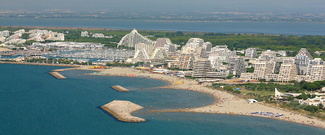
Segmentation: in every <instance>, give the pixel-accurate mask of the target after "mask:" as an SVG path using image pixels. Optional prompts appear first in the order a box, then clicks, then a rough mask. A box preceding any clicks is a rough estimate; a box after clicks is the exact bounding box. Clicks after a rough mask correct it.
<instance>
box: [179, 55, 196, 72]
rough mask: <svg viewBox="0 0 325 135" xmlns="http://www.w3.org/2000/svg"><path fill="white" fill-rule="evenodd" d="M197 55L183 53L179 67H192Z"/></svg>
mask: <svg viewBox="0 0 325 135" xmlns="http://www.w3.org/2000/svg"><path fill="white" fill-rule="evenodd" d="M194 60H195V57H194V55H193V54H181V55H180V57H179V64H178V68H179V69H192V68H193V63H194Z"/></svg>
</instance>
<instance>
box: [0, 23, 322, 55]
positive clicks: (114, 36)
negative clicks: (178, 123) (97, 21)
mask: <svg viewBox="0 0 325 135" xmlns="http://www.w3.org/2000/svg"><path fill="white" fill-rule="evenodd" d="M21 28H23V27H0V31H1V30H9V31H15V30H19V29H21ZM30 29H31V28H29V29H26V28H25V30H26V31H28V30H30ZM49 30H50V29H49ZM51 30H52V31H54V32H60V33H65V41H71V42H95V43H102V44H105V46H106V47H109V48H116V47H117V43H118V42H119V41H120V40H121V38H122V37H123V36H124V35H126V34H128V33H129V32H130V31H131V30H111V29H105V28H103V29H100V30H98V29H95V30H91V29H90V30H89V29H87V28H84V29H83V28H76V29H67V28H58V29H51ZM82 31H88V32H89V33H90V34H91V33H102V34H104V35H105V36H111V37H110V38H94V37H91V36H90V37H81V35H80V33H81V32H82ZM139 32H140V33H141V34H142V35H145V36H147V37H148V38H149V39H152V40H156V39H158V38H169V39H170V40H171V41H172V43H174V44H178V45H181V46H183V45H185V44H186V42H187V41H188V40H189V39H190V38H202V39H204V41H206V42H211V43H212V45H213V46H216V45H227V46H228V48H229V49H231V50H242V49H246V48H259V50H260V51H262V50H267V49H271V50H275V51H278V50H283V51H286V52H287V55H288V56H290V57H291V56H295V55H296V54H297V52H298V51H299V50H300V49H301V48H308V50H309V52H310V53H311V55H312V56H313V57H319V58H322V59H325V53H321V54H315V51H324V50H325V36H317V35H314V36H311V35H306V36H295V35H289V36H287V35H270V34H261V33H258V34H243V33H232V34H225V33H211V32H208V33H207V32H181V31H139ZM23 36H24V37H27V35H23ZM32 42H35V41H29V42H28V44H32Z"/></svg>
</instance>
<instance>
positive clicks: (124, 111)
mask: <svg viewBox="0 0 325 135" xmlns="http://www.w3.org/2000/svg"><path fill="white" fill-rule="evenodd" d="M101 108H102V109H104V110H105V111H107V112H109V113H110V114H111V115H113V116H114V117H115V118H117V119H118V120H119V121H124V122H145V121H146V119H143V118H139V117H135V116H132V115H131V113H132V112H135V111H138V110H141V109H142V108H143V107H142V106H140V105H137V104H134V103H132V102H130V101H123V100H114V101H112V102H110V103H108V104H105V105H103V106H101Z"/></svg>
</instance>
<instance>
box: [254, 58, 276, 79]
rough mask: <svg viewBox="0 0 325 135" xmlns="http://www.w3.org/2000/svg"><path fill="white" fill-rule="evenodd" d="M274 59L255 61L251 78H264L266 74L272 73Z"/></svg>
mask: <svg viewBox="0 0 325 135" xmlns="http://www.w3.org/2000/svg"><path fill="white" fill-rule="evenodd" d="M275 64H276V62H275V61H260V62H257V63H255V65H254V67H255V69H254V73H253V76H252V79H255V80H259V79H265V76H266V75H267V74H272V73H274V69H275Z"/></svg>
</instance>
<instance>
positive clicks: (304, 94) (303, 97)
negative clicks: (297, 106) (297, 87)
mask: <svg viewBox="0 0 325 135" xmlns="http://www.w3.org/2000/svg"><path fill="white" fill-rule="evenodd" d="M297 98H298V99H303V100H306V99H308V96H307V94H306V93H304V92H303V93H301V95H299V96H297Z"/></svg>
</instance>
